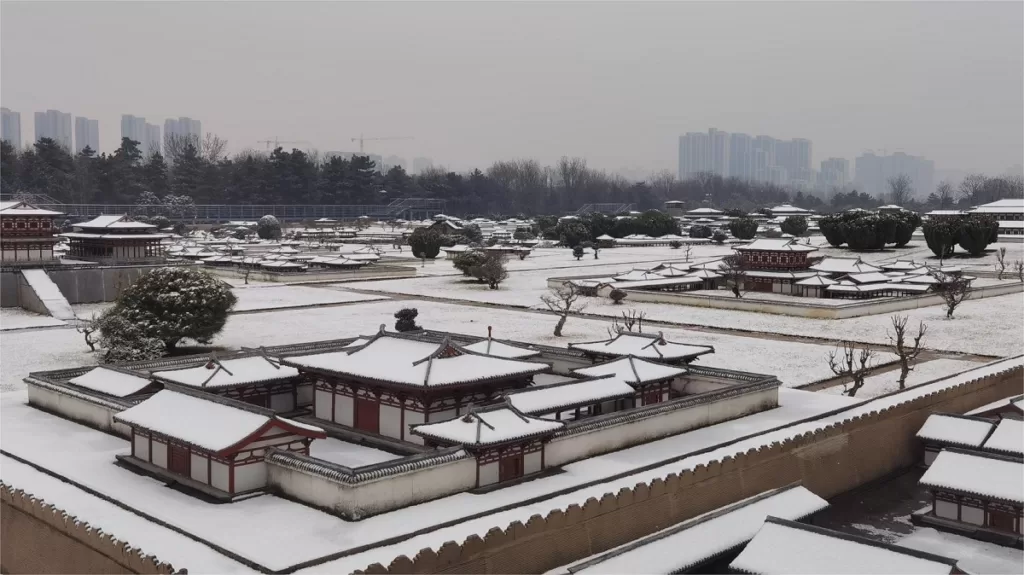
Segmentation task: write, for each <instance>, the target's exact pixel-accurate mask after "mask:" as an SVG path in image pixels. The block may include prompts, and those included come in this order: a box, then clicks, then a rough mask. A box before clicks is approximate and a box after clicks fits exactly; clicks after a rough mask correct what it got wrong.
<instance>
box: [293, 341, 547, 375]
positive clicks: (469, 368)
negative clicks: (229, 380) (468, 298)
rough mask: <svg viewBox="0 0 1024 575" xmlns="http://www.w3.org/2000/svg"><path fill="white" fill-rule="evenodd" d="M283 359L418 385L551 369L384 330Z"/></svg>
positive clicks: (329, 369)
mask: <svg viewBox="0 0 1024 575" xmlns="http://www.w3.org/2000/svg"><path fill="white" fill-rule="evenodd" d="M284 362H285V364H287V365H292V366H295V367H298V368H299V369H302V368H307V369H313V370H323V371H326V372H329V373H332V374H339V375H345V376H349V377H357V378H362V379H368V380H372V381H377V382H385V383H395V384H400V385H412V386H416V387H434V386H445V385H458V384H464V383H474V382H480V381H492V380H497V379H504V378H510V377H517V376H519V377H521V376H530V375H533V374H536V373H541V372H544V371H548V370H549V369H550V367H549V366H548V365H547V364H543V363H536V362H530V361H518V360H514V359H504V358H498V357H491V356H487V355H480V354H475V353H472V352H469V351H466V350H465V348H460V347H458V346H455V345H454V344H452V343H451V342H449V341H447V340H446V341H444V342H441V343H430V342H426V341H419V340H415V339H408V338H404V337H398V336H395V335H392V334H383V333H382V334H378V335H377V336H374V338H373V339H372V340H371V341H370V342H369V343H367V344H366V345H364V346H362V347H359V348H356V349H354V350H351V351H336V352H331V353H319V354H314V355H303V356H297V357H289V358H286V359H285V360H284Z"/></svg>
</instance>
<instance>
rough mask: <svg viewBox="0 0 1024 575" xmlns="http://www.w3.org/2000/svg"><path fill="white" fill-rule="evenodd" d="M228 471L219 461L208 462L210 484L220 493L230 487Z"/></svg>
mask: <svg viewBox="0 0 1024 575" xmlns="http://www.w3.org/2000/svg"><path fill="white" fill-rule="evenodd" d="M229 471H230V470H229V469H228V466H227V465H225V464H223V463H221V462H220V461H210V484H211V485H213V486H214V487H216V488H217V489H220V490H221V491H227V490H228V488H229V487H230V481H229V480H228V472H229Z"/></svg>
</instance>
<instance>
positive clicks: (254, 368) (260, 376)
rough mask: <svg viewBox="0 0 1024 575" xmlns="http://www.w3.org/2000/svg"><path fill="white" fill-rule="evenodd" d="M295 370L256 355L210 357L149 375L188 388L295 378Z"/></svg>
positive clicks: (276, 361)
mask: <svg viewBox="0 0 1024 575" xmlns="http://www.w3.org/2000/svg"><path fill="white" fill-rule="evenodd" d="M298 375H299V370H297V369H295V368H294V367H289V366H287V365H280V364H279V363H278V360H276V359H272V358H268V357H263V356H262V355H258V356H255V357H243V358H239V359H224V360H213V359H211V360H210V361H209V362H208V363H206V364H204V365H200V366H198V367H192V368H188V369H174V370H168V371H157V372H153V377H158V378H160V379H165V380H167V381H172V382H174V383H178V384H181V385H187V386H189V387H205V388H219V387H235V386H239V385H248V384H253V383H263V382H268V381H278V380H282V379H288V378H292V377H298Z"/></svg>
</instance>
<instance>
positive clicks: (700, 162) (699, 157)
mask: <svg viewBox="0 0 1024 575" xmlns="http://www.w3.org/2000/svg"><path fill="white" fill-rule="evenodd" d="M708 139H709V138H708V135H707V134H705V133H704V132H689V133H687V134H685V135H683V136H680V137H679V179H680V180H685V179H687V178H690V177H692V176H693V174H696V173H699V172H707V171H709V170H710V169H711V162H710V158H709V154H708V148H709V145H708Z"/></svg>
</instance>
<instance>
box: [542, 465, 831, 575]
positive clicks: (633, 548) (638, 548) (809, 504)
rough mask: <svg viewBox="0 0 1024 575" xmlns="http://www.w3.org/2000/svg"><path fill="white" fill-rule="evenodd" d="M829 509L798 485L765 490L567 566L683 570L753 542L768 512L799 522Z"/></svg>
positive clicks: (580, 569)
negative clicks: (752, 539) (777, 489)
mask: <svg viewBox="0 0 1024 575" xmlns="http://www.w3.org/2000/svg"><path fill="white" fill-rule="evenodd" d="M826 507H828V502H827V501H825V500H824V499H822V498H821V497H818V496H817V495H815V494H814V493H812V492H810V491H808V490H807V488H805V487H803V486H800V485H796V486H793V487H787V488H783V490H779V491H778V492H775V493H772V492H771V491H767V492H765V493H762V494H760V495H756V496H754V497H750V498H747V499H744V500H742V501H739V502H736V503H734V504H732V505H728V506H725V507H722V508H719V509H716V510H714V511H712V512H710V513H705V514H703V515H700V516H698V517H694V518H693V519H689V520H687V521H684V522H683V523H679V524H677V525H673V526H672V527H669V528H668V529H663V530H661V531H658V532H657V533H653V534H651V535H648V536H646V537H642V538H640V539H638V540H636V541H633V542H631V543H627V544H625V545H622V546H619V547H616V548H614V549H611V550H609V551H606V552H604V553H601V554H598V555H596V556H593V557H589V558H587V559H584V560H582V561H578V562H576V563H574V564H572V565H570V566H569V569H570V570H571V572H572V573H595V574H596V573H610V574H612V573H616V574H617V573H679V572H681V571H685V570H687V569H691V568H693V567H694V566H696V565H698V564H699V563H702V562H704V561H706V560H708V559H711V558H714V557H716V556H717V555H719V554H721V553H724V552H726V551H728V550H730V549H732V548H734V547H737V546H739V545H743V544H744V543H746V542H747V541H750V539H751V538H752V537H754V535H755V534H756V533H757V530H758V529H759V528H760V527H761V524H762V523H763V522H764V520H765V518H767V517H768V516H769V515H771V516H775V517H782V518H785V519H792V520H797V519H802V518H804V517H807V516H808V515H811V514H813V513H816V512H818V511H821V510H822V509H825V508H826ZM557 572H563V573H564V572H569V571H568V570H563V569H559V570H557Z"/></svg>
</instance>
